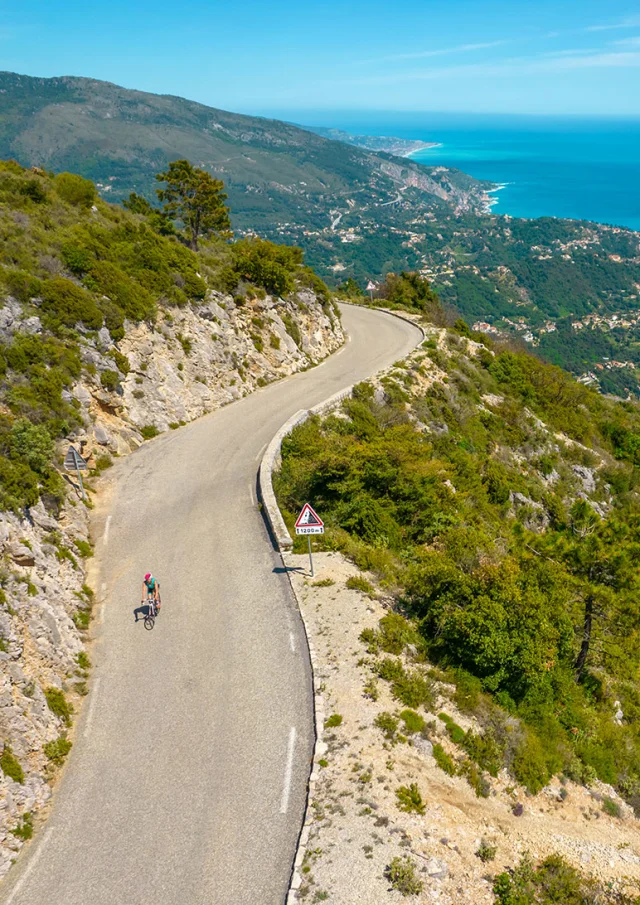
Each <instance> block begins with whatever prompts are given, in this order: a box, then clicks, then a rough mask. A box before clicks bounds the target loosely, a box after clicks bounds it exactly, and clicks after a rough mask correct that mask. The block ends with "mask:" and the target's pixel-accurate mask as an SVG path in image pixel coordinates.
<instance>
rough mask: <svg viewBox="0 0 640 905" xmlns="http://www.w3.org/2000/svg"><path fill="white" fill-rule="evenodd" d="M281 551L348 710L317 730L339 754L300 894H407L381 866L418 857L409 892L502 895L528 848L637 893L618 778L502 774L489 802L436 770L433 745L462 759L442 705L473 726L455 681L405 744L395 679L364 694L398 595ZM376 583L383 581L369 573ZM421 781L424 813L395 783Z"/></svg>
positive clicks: (333, 558) (328, 777)
mask: <svg viewBox="0 0 640 905" xmlns="http://www.w3.org/2000/svg"><path fill="white" fill-rule="evenodd" d="M284 559H285V564H286V565H287V566H288V567H289V569H290V570H292V571H290V572H289V575H290V577H291V581H292V584H293V587H294V591H295V593H296V596H297V598H298V601H299V603H300V608H301V611H302V615H303V618H304V621H305V625H306V629H307V634H308V639H309V643H310V645H311V647H312V648H313V649H314V660H315V683H316V694H317V695H319V697H320V699H321V701H322V706H323V710H324V713H325V715H326V717H327V718H329V719H330V717H331V716H332V715H334V714H336V715H339V716H341V717H342V721H341V722H340V724H339V725H337V726H334V727H325V728H324V729H323V727H319V732H320V733H321V734H322V740H323V741H324V742H325V743H326V745H327V747H328V750H327V752H326V753H325V754H324V755H323V757H322V758H321V760H320V762H319V763H318V760H316V776H317V779H316V782H315V783H313V785H312V791H311V794H310V801H309V813H308V823H309V825H310V831H309V839H308V843H307V845H306V853H305V857H304V860H303V862H302V863H301V864H300V865H299V879H300V881H301V882H300V886H299V888H298V890H297V893H296V899H297V901H301V902H315V901H323V900H324V899H327V901H330V902H331V903H333V905H356V903H358V905H361V903H364V902H366V903H371V905H373V903H381V902H388V903H390V905H395V903H400V902H405V901H407V899H406V898H405V897H404V896H403V895H401V894H400V892H398V891H396V890H394V889H391V888H390V884H389V882H388V881H387V880H386V879H385V876H384V873H385V869H386V868H387V866H388V865H389V864H390V862H391V861H392V859H393V858H395V857H402V858H404V857H406V856H409V857H410V858H412V859H413V861H414V862H415V864H416V870H417V876H418V877H419V878H420V879H421V880H422V885H423V888H422V892H421V893H419V894H418V895H416V896H414V897H412V898H411V901H415V902H419V903H435V902H437V903H439V905H462V903H468V905H472V903H473V905H475V903H481V902H493V894H492V891H491V881H492V878H493V876H495V875H496V874H497V873H500V872H501V871H502V870H504V869H505V868H506V867H509V866H512V865H514V864H515V863H516V862H517V861H518V860H519V858H520V856H521V855H522V854H523V853H524V852H529V853H530V854H531V856H532V857H533V858H534V859H537V858H541V857H545V856H547V855H549V854H552V853H558V854H561V855H563V856H564V857H565V858H566V859H567V860H568V861H569V862H571V863H572V864H574V865H575V866H576V867H578V868H579V869H580V870H582V871H584V872H586V873H590V874H592V875H593V876H595V877H597V878H599V879H601V880H604V881H607V882H610V883H611V884H613V888H618V889H624V890H626V891H627V892H628V893H629V892H631V891H635V893H636V894H637V891H638V887H639V884H640V824H639V823H638V821H637V820H636V819H635V817H634V816H633V813H632V811H631V809H630V808H628V807H627V806H626V805H625V804H624V803H623V802H622V801H621V800H620V799H618V798H617V796H616V794H615V792H614V791H613V790H612V789H611V788H610V787H609V786H604V785H603V784H602V783H596V784H594V785H593V786H592V787H591V788H589V789H586V788H583V787H581V786H578V785H576V784H574V783H571V782H566V783H565V784H564V785H561V784H560V782H559V781H558V780H555V779H554V780H553V781H552V783H550V785H549V786H547V787H546V788H545V789H543V790H542V791H541V792H540V793H539V794H538V795H536V796H528V795H527V794H526V792H525V790H524V789H523V788H521V787H519V786H517V785H516V784H515V783H514V781H513V779H511V778H510V777H509V776H508V775H507V774H506V772H504V771H503V772H502V773H500V774H499V775H498V777H497V778H496V779H492V780H491V792H490V794H489V797H488V798H478V797H476V794H475V792H474V790H473V789H472V788H471V786H470V785H469V784H468V782H467V781H466V779H464V778H462V777H459V776H453V777H451V776H448V775H447V774H446V773H445V772H443V770H441V769H440V768H439V767H438V765H437V764H436V761H435V759H434V757H433V756H432V743H433V742H438V743H439V744H441V745H442V747H443V748H444V749H445V751H447V752H449V753H451V754H452V755H453V754H454V753H455V747H454V746H453V745H452V744H451V743H450V741H449V739H448V738H447V736H446V734H445V729H444V725H443V723H442V722H441V721H440V720H438V718H437V714H438V713H439V712H440V711H441V710H446V712H447V713H448V714H449V715H450V716H452V717H453V719H454V720H456V722H458V723H459V724H460V725H461V726H462V727H463V728H465V729H467V728H471V727H472V721H470V720H469V719H468V718H466V717H465V716H464V715H462V714H460V713H458V712H457V710H456V708H455V705H454V704H453V702H452V701H451V700H449V698H448V695H447V690H448V686H445V685H438V686H437V688H438V700H437V702H436V705H435V707H434V711H435V712H434V713H425V712H424V711H422V712H421V715H422V716H423V717H424V719H425V721H426V722H427V723H431V724H432V726H433V728H432V730H431V734H430V740H427V739H425V738H422V737H421V736H419V735H417V734H416V735H413V736H412V735H408V737H407V741H406V742H399V743H396V744H391V743H390V742H388V741H385V738H384V736H383V734H382V732H381V730H380V729H379V728H377V726H376V725H375V724H374V721H375V719H376V717H377V716H378V715H379V714H380V713H382V712H384V711H386V712H391V713H396V714H397V713H398V712H399V711H401V710H402V709H403V707H402V705H400V704H398V702H397V701H394V700H393V699H392V697H391V694H390V692H389V689H388V685H387V683H385V682H382V681H378V683H377V694H378V698H377V700H373V699H372V697H371V695H370V694H368V693H366V691H365V686H366V685H367V683H368V682H370V680H371V678H372V672H371V669H370V668H369V666H368V665H367V662H368V660H369V659H370V658H369V657H368V654H367V649H366V645H365V644H364V642H363V641H361V640H360V634H361V632H362V630H363V629H365V628H377V626H378V622H379V620H380V618H381V617H382V616H384V615H385V613H387V612H388V611H389V607H390V605H391V601H390V600H389V599H388V598H386V597H385V596H384V594H383V592H381V591H380V590H376V593H375V597H374V598H372V597H370V596H369V595H367V594H365V593H363V592H362V591H359V590H350V589H348V588H347V587H346V582H347V580H348V579H349V578H350V577H352V576H360V575H361V573H360V572H359V571H358V569H357V568H356V567H355V566H354V565H352V564H351V563H350V562H348V561H347V560H346V559H345V558H344V557H342V556H341V555H340V554H338V553H317V554H315V555H314V565H315V572H316V574H315V577H314V578H311V577H310V574H309V560H308V557H307V556H306V555H294V554H285V556H284ZM366 578H367V579H368V580H369V581H371V582H373V579H372V576H370V575H367V576H366ZM374 696H375V695H374ZM336 722H337V721H336ZM410 783H416V784H417V785H418V787H419V790H420V793H421V795H422V799H423V802H424V804H425V806H426V807H425V812H424V814H423V815H418V814H416V813H403V812H402V811H400V810H399V809H398V806H397V798H396V790H397V789H398V788H399V787H400V786H403V785H404V786H408V785H409V784H410ZM604 798H611V799H613V800H614V801H615V802H616V803H617V804H618V807H619V808H620V812H621V816H620V817H617V818H613V817H610V816H608V815H607V814H606V813H604V812H603V809H602V801H603V799H604ZM520 805H521V807H520ZM482 840H484V841H485V842H486V843H487V844H488V845H490V846H495V849H496V852H495V858H494V860H492V861H491V862H490V863H483V862H482V861H481V860H480V858H479V857H477V855H476V852H477V850H478V847H479V845H480V843H481V841H482Z"/></svg>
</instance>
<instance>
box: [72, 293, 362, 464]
mask: <svg viewBox="0 0 640 905" xmlns="http://www.w3.org/2000/svg"><path fill="white" fill-rule="evenodd" d="M343 339H344V337H343V333H342V327H341V325H340V320H339V318H338V316H337V314H336V312H335V311H334V309H333V307H332V306H331V307H330V306H328V305H326V304H325V306H324V308H323V307H322V305H321V304H320V302H319V301H318V299H317V298H316V296H315V295H314V294H313V293H312V292H309V291H301V292H298V293H296V294H295V296H293V297H292V298H290V299H289V300H287V301H284V300H282V299H274V298H272V297H270V296H266V297H265V298H263V299H259V298H255V299H253V300H252V301H249V302H244V303H243V304H242V305H238V304H237V303H236V302H234V300H233V298H232V297H231V296H223V295H221V294H218V293H210V295H209V296H208V299H207V301H206V302H205V303H204V304H203V305H201V306H199V307H197V308H196V307H186V308H181V309H172V310H171V311H170V312H169V311H167V310H165V311H163V312H162V313H161V314H160V315H159V319H158V321H157V323H155V324H154V325H153V327H150V326H149V325H148V324H146V323H142V324H138V325H136V326H135V327H132V328H131V329H129V330H128V331H127V335H126V337H125V339H124V340H123V341H122V343H120V347H119V351H120V352H121V354H124V355H125V356H126V359H127V361H128V366H129V368H130V370H129V373H128V374H127V375H126V376H124V375H122V376H123V379H122V381H121V383H120V385H119V386H117V387H116V388H115V389H105V388H104V387H103V386H102V384H103V382H104V381H103V379H102V376H101V375H102V374H103V373H104V371H105V370H110V369H113V368H114V366H115V365H114V360H113V358H112V357H111V355H110V353H112V347H113V343H112V342H111V340H110V338H109V336H108V333H107V331H106V330H105V331H101V334H100V336H99V339H98V341H97V342H96V343H94V344H92V345H91V346H87V347H86V348H85V351H84V355H85V358H86V360H87V362H88V363H89V364H90V366H91V365H92V366H94V368H95V374H94V376H93V378H91V380H90V381H89V380H87V379H85V380H84V381H83V382H82V383H81V384H79V385H78V386H77V387H76V389H75V396H76V398H77V399H78V400H79V402H80V403H81V405H82V407H83V410H84V413H85V419H86V422H87V426H88V429H89V434H90V435H91V436H90V437H89V439H93V441H94V442H93V443H92V444H90V446H89V449H90V448H92V447H93V446H95V445H98V446H103V447H106V448H107V449H108V450H110V451H111V452H115V453H119V454H125V453H127V452H129V451H130V450H131V449H132V448H135V447H136V446H137V445H139V443H140V442H141V441H142V433H141V431H142V430H143V429H144V428H147V429H148V428H149V427H150V426H153V427H155V428H157V429H158V430H159V431H163V430H167V429H168V428H169V427H170V426H171V427H175V426H177V425H179V424H180V423H184V422H187V421H191V420H193V419H194V418H198V417H199V416H200V415H203V414H206V413H207V412H210V411H213V410H214V409H216V408H219V407H220V406H222V405H226V404H228V403H229V402H233V401H234V400H235V399H240V398H241V397H242V396H246V395H247V393H250V392H252V391H253V390H254V389H256V388H257V387H260V386H265V385H266V384H268V383H271V382H272V381H274V380H277V379H279V378H280V377H286V376H287V375H289V374H292V373H294V372H295V371H300V370H303V369H305V368H307V367H311V366H313V364H315V363H317V362H318V361H320V360H321V359H323V358H324V357H325V356H326V355H328V354H329V353H330V352H333V351H334V350H335V349H337V348H338V347H339V346H340V345H341V344H342V342H343ZM125 367H126V365H125Z"/></svg>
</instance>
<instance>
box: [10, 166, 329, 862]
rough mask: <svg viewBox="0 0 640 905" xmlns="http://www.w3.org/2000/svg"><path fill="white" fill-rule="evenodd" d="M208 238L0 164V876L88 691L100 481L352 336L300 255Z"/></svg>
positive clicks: (68, 180)
mask: <svg viewBox="0 0 640 905" xmlns="http://www.w3.org/2000/svg"><path fill="white" fill-rule="evenodd" d="M201 246H202V247H201V250H200V251H199V252H198V253H197V254H196V253H194V252H192V251H190V250H189V249H188V248H187V247H186V246H185V245H184V244H182V243H181V242H180V241H179V240H178V238H177V237H175V236H171V237H168V236H161V235H158V234H157V233H156V232H155V231H154V230H153V228H152V226H151V225H150V223H149V222H148V221H147V220H146V219H145V218H144V217H143V216H138V215H134V214H131V213H129V212H127V211H126V210H124V209H123V208H121V207H119V206H116V205H110V204H107V203H106V202H104V201H102V200H101V199H100V198H99V197H98V195H97V192H96V189H95V186H94V185H93V184H92V183H91V182H89V181H88V180H85V179H83V178H81V177H79V176H75V175H72V174H69V173H65V174H61V175H59V176H57V177H55V178H54V177H51V176H48V175H46V174H45V173H44V172H43V171H40V170H36V171H34V170H26V169H23V168H22V167H21V166H20V165H19V164H17V163H15V162H0V689H1V690H2V695H3V706H2V708H1V709H0V737H1V738H2V745H3V747H2V750H1V751H0V877H1V876H3V875H4V874H5V873H6V871H7V870H9V868H10V866H11V864H12V863H13V860H14V859H15V857H16V854H17V852H18V851H19V850H20V848H21V846H22V845H23V843H24V842H25V841H27V840H28V839H29V838H30V836H31V835H32V833H33V827H34V821H35V820H36V819H37V816H38V813H39V812H40V811H41V809H42V808H43V806H44V805H45V804H46V802H47V801H48V800H49V798H50V795H51V788H52V785H53V783H54V782H55V778H56V772H57V769H58V767H59V766H60V765H61V764H62V762H63V761H64V760H65V757H66V755H67V753H68V751H69V749H70V747H71V744H72V739H73V736H72V734H70V731H71V728H72V724H73V721H74V709H75V710H77V709H78V707H79V704H80V702H81V699H82V697H83V696H84V695H85V694H86V693H87V684H86V680H87V676H88V672H89V669H90V661H89V656H88V653H87V650H86V648H85V642H86V640H87V630H88V628H89V625H90V622H91V613H92V607H93V604H94V602H96V601H95V595H94V590H93V589H92V588H91V587H90V584H91V583H92V579H91V576H90V565H91V556H92V553H93V549H92V544H91V540H90V537H89V512H88V507H91V506H92V505H93V499H94V491H95V489H96V481H97V480H98V479H99V478H100V476H101V474H103V473H104V472H105V471H106V470H107V469H109V468H110V467H111V466H112V464H113V461H114V458H115V457H119V456H126V455H128V454H129V453H131V452H132V451H133V450H135V449H137V448H138V447H139V446H140V445H141V444H143V443H145V442H146V441H147V440H149V439H151V438H153V437H154V436H155V435H156V434H158V433H159V432H160V431H167V430H175V429H178V428H179V427H180V426H181V425H182V424H184V423H186V422H188V421H191V420H193V419H195V418H198V417H199V416H201V415H203V414H206V413H207V412H210V411H213V410H214V409H216V408H219V407H220V406H223V405H226V404H228V403H229V402H232V401H234V400H235V399H239V398H241V397H243V396H245V395H246V394H248V393H250V392H252V391H253V390H255V389H257V388H259V387H263V386H265V385H266V384H268V383H271V382H272V381H274V380H276V379H278V378H280V377H284V376H287V375H289V374H292V373H294V372H295V371H299V370H306V369H307V368H309V367H311V366H313V365H314V364H316V363H317V362H318V361H320V359H322V358H324V357H326V355H327V354H329V352H331V351H334V350H335V349H337V348H338V347H339V346H340V345H341V343H342V341H343V334H342V328H341V324H340V318H339V315H338V314H337V309H336V307H335V306H334V303H333V300H332V298H331V297H330V295H329V293H328V291H327V289H326V287H325V286H324V284H323V283H322V282H321V281H320V280H318V278H317V277H315V275H314V274H313V273H311V272H310V271H309V270H308V269H306V268H305V267H304V266H303V264H302V259H301V255H300V254H299V253H296V252H295V251H294V250H292V249H284V248H282V247H277V246H271V245H269V244H268V243H265V242H261V241H259V240H256V241H250V240H240V241H239V242H237V243H235V244H234V245H228V244H227V243H226V242H224V241H221V240H210V241H204V242H203V243H201ZM238 268H240V269H238ZM261 268H262V271H264V273H263V275H262V276H261V272H262V271H261ZM275 281H277V283H278V290H277V291H276V290H275V289H274V282H275ZM69 442H71V443H73V444H74V445H75V447H76V449H77V450H78V451H80V452H81V454H82V456H83V457H84V458H85V460H86V461H87V470H86V471H85V472H84V487H85V491H86V493H87V495H88V500H87V501H86V505H85V502H84V501H83V499H82V496H81V492H80V487H79V485H78V480H77V477H76V475H75V473H73V472H72V473H71V474H70V473H69V472H68V471H67V470H66V469H65V468H64V467H63V460H64V456H65V453H66V452H67V450H68V448H69Z"/></svg>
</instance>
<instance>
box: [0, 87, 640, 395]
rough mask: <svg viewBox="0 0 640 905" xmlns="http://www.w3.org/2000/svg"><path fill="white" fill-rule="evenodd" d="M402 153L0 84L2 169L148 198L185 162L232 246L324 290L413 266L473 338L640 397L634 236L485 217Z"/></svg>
mask: <svg viewBox="0 0 640 905" xmlns="http://www.w3.org/2000/svg"><path fill="white" fill-rule="evenodd" d="M318 132H319V133H321V134H317V133H318ZM336 139H340V140H336ZM354 142H355V144H354ZM410 145H411V143H410V142H409V143H407V142H403V141H400V140H397V139H389V138H382V137H368V136H354V135H351V134H350V133H345V132H341V131H340V130H334V129H323V128H319V129H316V130H313V129H309V128H301V127H299V126H296V125H293V124H291V123H285V122H280V121H278V120H270V119H263V118H259V117H253V116H243V115H239V114H235V113H228V112H225V111H223V110H217V109H214V108H212V107H207V106H204V105H203V104H197V103H194V102H193V101H189V100H185V99H184V98H179V97H173V96H170V95H155V94H148V93H145V92H142V91H131V90H128V89H125V88H120V87H118V86H117V85H112V84H110V83H108V82H100V81H95V80H93V79H85V78H72V77H63V78H54V79H39V78H31V77H29V76H23V75H17V74H15V73H10V72H5V73H0V158H15V159H17V160H18V161H19V162H20V163H22V164H23V165H33V164H37V165H39V166H42V167H45V168H47V169H51V170H54V171H61V170H69V171H72V172H77V173H81V174H82V175H84V176H87V177H89V178H91V179H93V180H94V181H95V182H96V183H97V184H98V188H99V191H100V192H101V194H102V196H103V197H104V198H105V199H107V200H113V201H118V200H121V199H122V198H124V197H126V196H127V195H128V194H129V193H130V192H131V191H135V192H138V193H140V194H142V195H144V196H146V197H147V198H149V199H150V200H155V188H156V181H155V178H154V177H155V174H156V173H157V172H158V171H160V170H161V169H163V168H164V167H165V166H166V164H167V163H168V162H169V161H170V160H174V159H176V158H179V157H187V158H188V159H189V160H190V161H191V162H192V163H193V164H195V165H196V166H199V167H202V168H204V169H206V170H208V171H209V172H211V173H213V174H215V175H216V176H217V177H218V178H221V179H223V180H224V182H225V185H226V187H227V190H228V193H229V204H230V207H231V215H232V223H233V228H234V230H235V232H236V234H237V235H242V234H247V233H257V234H259V235H261V236H264V237H265V238H268V239H272V240H274V241H276V242H284V243H286V244H289V245H299V246H301V247H302V248H303V249H304V251H305V255H306V260H307V261H308V263H309V264H311V265H312V266H313V267H314V269H315V270H316V271H317V272H318V273H319V274H320V275H321V276H322V277H323V278H324V279H325V280H327V282H329V283H331V284H332V285H336V284H338V283H341V282H344V281H345V280H346V279H348V278H351V279H353V280H356V281H357V282H358V283H359V285H360V286H361V287H362V286H364V285H366V282H367V281H368V280H370V279H374V280H375V279H379V278H381V277H383V276H384V275H385V274H386V273H387V272H389V271H395V272H398V271H400V270H403V269H406V270H417V271H420V272H421V273H422V274H423V275H425V276H427V277H428V278H429V280H430V281H431V282H432V283H433V285H434V286H435V288H436V289H437V290H438V292H439V294H440V297H441V298H442V300H443V301H444V302H445V304H447V305H448V306H451V307H452V308H453V309H454V310H455V311H456V312H459V313H460V314H462V315H463V316H464V317H465V318H466V319H467V320H468V321H469V323H471V324H477V326H478V329H479V330H483V331H485V332H488V333H494V334H497V335H503V334H505V333H506V334H510V335H511V336H517V337H520V339H521V340H522V341H524V342H525V343H527V344H528V345H529V347H530V348H534V349H536V350H537V351H538V353H539V354H540V355H541V357H543V358H546V359H547V360H550V361H553V362H554V363H556V364H559V365H561V366H562V367H564V368H567V369H568V370H570V371H572V372H573V373H574V374H576V375H577V376H578V377H580V379H582V380H583V381H584V382H585V383H589V384H592V385H594V386H598V387H599V388H600V389H601V390H603V391H605V392H609V393H617V394H621V395H623V396H626V395H627V394H628V393H631V394H634V395H640V314H639V313H638V311H639V309H640V233H635V232H633V231H631V230H625V229H620V228H617V227H611V226H605V225H602V224H597V223H589V222H579V221H574V220H559V219H556V218H539V219H537V220H523V219H515V218H511V217H507V216H497V215H495V214H493V213H492V211H491V200H490V199H491V197H492V196H491V195H490V194H488V190H489V189H491V188H492V186H491V185H490V184H489V183H482V182H479V181H478V180H475V179H473V178H472V177H471V176H468V175H466V174H465V173H462V172H460V171H459V170H452V169H449V168H446V167H442V166H430V167H426V166H424V165H422V164H419V163H417V162H415V161H413V160H411V159H410V158H407V157H402V156H397V155H398V154H407V153H409V152H410V151H411V150H412V148H411V147H410ZM390 149H391V150H393V151H394V152H395V153H394V154H391V153H389V150H390Z"/></svg>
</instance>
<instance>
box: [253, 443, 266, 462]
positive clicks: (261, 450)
mask: <svg viewBox="0 0 640 905" xmlns="http://www.w3.org/2000/svg"><path fill="white" fill-rule="evenodd" d="M266 448H267V444H266V443H265V444H264V446H261V447H260V452H259V453H258V455H257V456H256V458H255V461H256V462H257V461H258V459H260V458H262V453H263V452H264V451H265V449H266Z"/></svg>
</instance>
